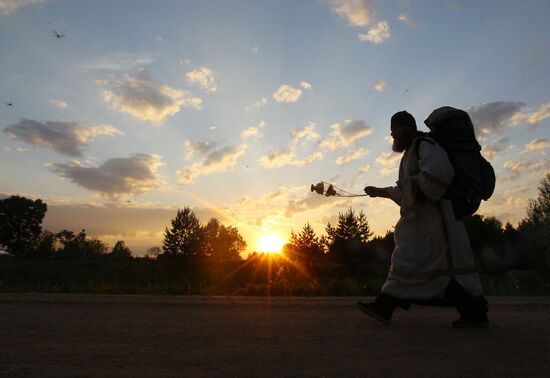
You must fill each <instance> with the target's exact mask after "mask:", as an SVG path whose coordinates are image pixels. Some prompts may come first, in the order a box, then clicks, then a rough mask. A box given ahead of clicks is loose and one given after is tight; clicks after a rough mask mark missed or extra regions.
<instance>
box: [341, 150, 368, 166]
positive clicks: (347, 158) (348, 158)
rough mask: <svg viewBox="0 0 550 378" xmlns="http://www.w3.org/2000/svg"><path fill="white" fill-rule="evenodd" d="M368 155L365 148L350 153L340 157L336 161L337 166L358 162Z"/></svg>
mask: <svg viewBox="0 0 550 378" xmlns="http://www.w3.org/2000/svg"><path fill="white" fill-rule="evenodd" d="M367 153H368V151H367V150H365V149H364V148H360V149H358V150H355V151H349V152H348V153H347V154H345V155H342V156H339V157H338V158H337V159H336V165H344V164H347V163H351V162H352V161H355V160H358V159H360V158H362V157H363V156H365V155H366V154H367Z"/></svg>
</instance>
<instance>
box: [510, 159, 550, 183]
mask: <svg viewBox="0 0 550 378" xmlns="http://www.w3.org/2000/svg"><path fill="white" fill-rule="evenodd" d="M504 168H506V169H507V170H509V171H511V172H512V175H511V176H509V177H503V178H502V179H501V180H499V181H502V182H506V181H512V180H516V179H518V178H520V177H521V174H522V173H525V172H548V171H549V170H550V159H540V160H539V161H527V160H518V161H513V160H508V161H507V162H506V163H504Z"/></svg>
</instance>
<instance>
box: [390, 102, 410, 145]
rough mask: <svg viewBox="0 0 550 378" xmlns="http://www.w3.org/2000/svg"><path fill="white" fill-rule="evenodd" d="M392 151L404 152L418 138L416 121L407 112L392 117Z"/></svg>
mask: <svg viewBox="0 0 550 378" xmlns="http://www.w3.org/2000/svg"><path fill="white" fill-rule="evenodd" d="M391 136H392V138H393V144H392V150H393V151H395V152H403V151H405V150H406V149H407V148H409V147H410V145H411V143H412V141H413V139H414V138H415V137H416V121H415V120H414V117H413V116H412V115H411V114H410V113H407V112H406V111H405V110H403V111H401V112H397V113H395V114H394V115H393V116H392V117H391Z"/></svg>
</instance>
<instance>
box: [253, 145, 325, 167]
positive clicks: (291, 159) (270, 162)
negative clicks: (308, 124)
mask: <svg viewBox="0 0 550 378" xmlns="http://www.w3.org/2000/svg"><path fill="white" fill-rule="evenodd" d="M321 159H323V154H322V153H321V152H319V151H317V152H314V153H312V154H310V155H308V156H306V157H305V158H303V159H295V155H294V150H293V149H292V148H283V149H281V150H278V151H274V152H272V153H269V154H267V155H264V156H262V157H260V159H259V160H258V161H259V162H260V164H261V165H262V166H263V167H265V168H269V169H274V168H280V167H282V166H285V165H293V166H295V167H302V166H304V165H307V164H310V163H312V162H314V161H315V160H321Z"/></svg>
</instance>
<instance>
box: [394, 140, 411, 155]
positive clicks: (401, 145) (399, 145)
mask: <svg viewBox="0 0 550 378" xmlns="http://www.w3.org/2000/svg"><path fill="white" fill-rule="evenodd" d="M411 143H412V138H409V137H400V138H393V143H392V146H391V149H392V151H393V152H403V151H405V150H406V149H407V148H409V147H410V145H411Z"/></svg>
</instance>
